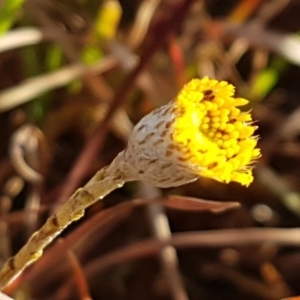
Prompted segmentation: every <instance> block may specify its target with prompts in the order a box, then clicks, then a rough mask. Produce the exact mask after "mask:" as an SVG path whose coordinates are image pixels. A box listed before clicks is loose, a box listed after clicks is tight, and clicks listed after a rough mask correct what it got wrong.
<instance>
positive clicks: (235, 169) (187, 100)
mask: <svg viewBox="0 0 300 300" xmlns="http://www.w3.org/2000/svg"><path fill="white" fill-rule="evenodd" d="M234 91H235V89H234V86H233V85H231V84H228V83H227V82H225V81H217V80H211V79H209V78H207V77H205V78H203V79H193V80H192V81H190V82H189V83H188V84H186V85H185V86H184V88H183V89H182V91H181V92H180V93H179V95H178V96H177V98H176V99H175V100H174V105H175V108H176V112H175V120H174V121H175V122H174V130H173V135H172V139H173V141H174V142H175V143H176V144H178V145H179V146H180V147H179V149H180V150H181V151H180V152H181V153H180V155H181V159H182V160H184V161H185V163H186V164H188V165H189V167H191V168H192V169H194V170H195V172H196V173H197V174H198V175H201V176H206V177H210V178H214V179H216V180H219V181H222V182H225V183H228V182H230V181H236V182H239V183H241V184H242V185H246V186H248V185H249V184H250V183H251V182H252V180H253V176H252V166H251V163H252V162H253V161H254V160H255V159H257V158H258V157H259V156H260V151H259V149H257V148H255V147H256V145H257V137H256V136H253V133H254V131H255V130H256V129H257V126H252V125H251V124H252V123H251V122H252V117H251V115H250V113H249V112H241V111H240V109H239V108H237V106H242V105H245V104H247V103H248V100H246V99H243V98H234Z"/></svg>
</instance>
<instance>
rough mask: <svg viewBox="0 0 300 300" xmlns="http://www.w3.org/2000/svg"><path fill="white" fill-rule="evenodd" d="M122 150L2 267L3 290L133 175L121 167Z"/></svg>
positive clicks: (1, 285) (1, 282)
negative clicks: (73, 224) (69, 226)
mask: <svg viewBox="0 0 300 300" xmlns="http://www.w3.org/2000/svg"><path fill="white" fill-rule="evenodd" d="M122 162H123V161H122V153H121V154H120V155H119V156H118V157H117V158H116V159H115V160H114V161H113V162H112V163H111V164H110V165H109V166H108V167H106V168H103V169H102V170H100V171H99V172H97V173H96V175H95V176H94V177H93V178H92V179H91V180H90V181H89V182H88V183H87V184H86V185H85V186H84V187H82V188H80V189H78V190H77V191H76V192H75V193H74V194H73V195H72V196H71V197H70V198H69V200H68V201H67V202H66V203H65V204H64V205H63V206H62V207H61V208H60V209H59V211H58V212H57V213H56V214H54V215H52V216H51V217H49V218H48V220H47V221H46V223H45V224H44V225H43V227H41V228H40V230H38V231H37V232H35V233H34V234H33V235H32V236H31V238H30V239H29V240H28V242H27V243H26V244H25V245H24V246H23V248H22V249H21V250H20V251H19V252H18V253H17V254H16V255H15V256H14V257H11V258H9V259H8V260H7V262H6V263H5V264H4V266H3V268H2V269H1V270H0V290H3V289H4V288H5V287H6V286H7V285H8V284H9V283H10V282H11V281H12V280H13V279H14V278H15V277H16V276H17V275H18V274H20V273H21V272H22V271H23V270H24V269H25V268H26V267H27V266H28V265H30V264H31V263H33V262H34V261H35V260H37V259H38V258H39V257H40V256H41V255H42V253H43V249H44V248H45V247H46V246H47V245H49V244H50V243H51V242H52V241H53V239H54V238H55V237H57V236H58V235H59V234H60V233H61V232H62V231H63V230H64V228H66V227H67V226H68V225H69V224H71V223H72V222H74V221H76V220H78V219H80V218H81V217H82V216H83V215H84V211H85V209H86V208H87V207H89V206H90V205H92V204H93V203H95V202H96V201H97V200H99V199H102V198H103V197H104V196H105V195H107V194H108V193H110V192H111V191H112V190H114V189H116V188H118V187H121V186H122V185H123V184H124V182H125V181H129V180H130V179H129V178H128V177H127V176H125V175H124V173H123V172H122V171H121V167H122Z"/></svg>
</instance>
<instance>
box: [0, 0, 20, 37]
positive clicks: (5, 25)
mask: <svg viewBox="0 0 300 300" xmlns="http://www.w3.org/2000/svg"><path fill="white" fill-rule="evenodd" d="M24 2H25V0H4V3H3V4H2V6H1V7H0V34H3V33H5V32H6V31H8V30H9V29H10V28H11V26H12V25H13V24H14V22H15V16H16V12H17V10H18V9H19V8H20V7H21V6H22V5H23V3H24Z"/></svg>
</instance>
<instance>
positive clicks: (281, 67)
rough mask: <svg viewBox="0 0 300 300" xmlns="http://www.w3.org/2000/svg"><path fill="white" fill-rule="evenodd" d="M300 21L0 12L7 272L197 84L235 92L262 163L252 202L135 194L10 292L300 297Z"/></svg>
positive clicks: (218, 6) (228, 195)
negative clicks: (204, 80) (35, 237)
mask: <svg viewBox="0 0 300 300" xmlns="http://www.w3.org/2000/svg"><path fill="white" fill-rule="evenodd" d="M299 16H300V1H298V0H226V1H224V0H206V1H200V0H198V1H196V0H194V1H193V0H164V1H162V0H144V1H143V0H134V1H133V0H132V1H124V0H119V1H117V0H107V1H100V0H61V1H58V0H0V34H1V36H0V128H1V130H0V264H2V263H4V261H5V260H6V259H7V258H8V257H10V256H11V255H12V254H13V253H15V252H16V251H17V250H18V249H20V247H21V246H22V245H23V244H24V243H25V242H26V240H27V239H28V238H29V237H30V235H31V234H32V233H33V232H34V231H35V230H36V229H37V228H39V227H40V226H41V225H42V224H43V222H44V221H45V220H46V218H47V216H49V215H50V214H51V213H53V212H54V211H55V210H57V208H58V207H59V206H60V205H62V204H63V203H64V202H65V201H66V200H67V199H68V197H69V196H70V195H71V194H72V193H73V192H74V191H75V190H76V189H77V188H78V187H80V186H82V185H83V184H84V183H85V182H86V181H87V180H88V179H89V178H90V177H91V176H92V175H93V174H94V173H95V172H96V171H97V170H98V169H100V168H101V167H103V166H105V165H107V164H108V163H109V162H110V161H111V160H112V159H113V158H114V157H115V156H116V155H117V153H118V152H119V151H121V150H122V149H124V148H125V146H126V142H127V139H128V136H129V134H130V132H131V130H132V127H133V126H134V124H135V123H137V122H138V121H139V120H140V119H141V118H142V117H143V116H144V115H145V114H147V113H148V112H150V111H151V110H153V109H154V108H156V107H158V106H161V105H163V104H165V103H167V102H168V101H170V100H171V99H172V98H173V97H174V96H175V95H176V93H177V92H178V91H179V90H180V89H181V87H182V86H183V85H184V84H185V83H186V82H187V81H188V80H190V79H191V78H194V77H203V76H209V77H212V78H216V79H218V80H226V81H229V82H230V83H232V84H234V85H235V86H236V94H237V95H238V96H241V97H244V98H247V99H249V100H250V104H249V106H248V107H246V108H245V110H250V109H251V110H252V113H253V116H254V119H255V120H257V122H256V124H257V125H258V126H259V130H258V131H257V134H259V136H260V140H259V147H260V148H261V149H262V158H261V159H260V160H259V162H258V163H257V165H256V168H255V170H254V174H255V180H254V182H253V183H252V184H251V185H250V187H249V188H245V187H241V186H240V185H238V184H236V183H230V184H227V185H225V184H221V183H218V182H215V181H213V180H209V179H206V178H201V179H199V180H198V181H196V182H194V183H192V184H189V185H186V186H182V187H179V188H176V189H167V190H159V189H156V188H154V187H150V186H146V185H145V184H143V183H137V182H135V183H128V184H126V185H125V186H124V187H123V188H121V189H119V190H117V191H115V192H113V193H112V194H110V195H109V196H107V197H106V198H105V199H104V200H103V201H101V202H99V203H96V204H95V205H93V206H92V207H91V208H90V209H88V211H87V212H86V215H85V217H84V218H83V219H82V220H81V221H79V222H77V223H75V224H73V225H72V226H70V228H68V229H67V230H66V231H65V232H64V233H63V234H62V235H61V237H60V238H59V239H57V240H56V241H55V243H53V244H52V245H51V246H50V247H48V248H47V250H46V252H45V254H44V255H43V257H42V258H41V259H40V260H39V261H38V262H37V263H35V264H34V265H33V266H31V267H30V268H29V269H28V270H26V271H25V272H24V273H23V274H22V275H21V276H20V277H19V278H18V279H17V280H16V281H15V282H14V283H13V284H11V285H10V286H9V287H7V289H6V292H7V293H8V294H10V295H11V296H12V297H13V298H14V299H16V300H17V299H24V300H27V299H59V300H62V299H66V300H67V299H82V300H83V299H85V300H87V299H105V300H106V299H111V300H115V299H116V300H119V299H120V300H121V299H126V300H127V299H128V300H135V299H144V300H148V299H149V300H151V299H157V300H169V299H175V300H187V299H190V300H193V299H195V300H198V299H201V300H206V299H207V300H208V299H210V300H211V299H220V300H227V299H228V300H233V299H243V300H247V299H249V300H250V299H251V300H256V299H257V300H259V299H260V300H265V299H268V300H271V299H274V300H275V299H286V298H288V297H296V296H297V295H299V294H300V284H299V283H300V249H299V246H300V68H299V66H300V37H299V29H300V17H299ZM174 195H178V196H179V197H175V196H174ZM193 197H194V198H198V199H200V200H199V201H198V202H195V200H194V199H193ZM201 199H202V200H204V199H207V200H214V201H215V202H204V201H201ZM234 202H238V203H240V206H239V207H238V206H237V204H236V203H234ZM161 220H163V221H162V222H161ZM164 240H168V241H169V242H171V245H170V246H166V247H161V245H162V242H163V241H164ZM291 299H296V298H291ZM297 299H299V298H297Z"/></svg>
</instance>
